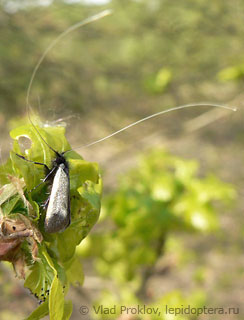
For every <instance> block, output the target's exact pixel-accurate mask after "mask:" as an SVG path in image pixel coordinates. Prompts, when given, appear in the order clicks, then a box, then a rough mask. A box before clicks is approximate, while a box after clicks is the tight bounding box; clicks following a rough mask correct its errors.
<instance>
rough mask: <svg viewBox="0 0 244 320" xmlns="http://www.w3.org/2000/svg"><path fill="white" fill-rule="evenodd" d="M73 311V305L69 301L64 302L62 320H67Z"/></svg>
mask: <svg viewBox="0 0 244 320" xmlns="http://www.w3.org/2000/svg"><path fill="white" fill-rule="evenodd" d="M72 311H73V304H72V301H71V300H68V301H65V302H64V314H63V318H62V320H69V319H70V317H71V314H72Z"/></svg>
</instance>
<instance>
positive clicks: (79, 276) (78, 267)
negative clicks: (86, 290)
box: [64, 257, 84, 285]
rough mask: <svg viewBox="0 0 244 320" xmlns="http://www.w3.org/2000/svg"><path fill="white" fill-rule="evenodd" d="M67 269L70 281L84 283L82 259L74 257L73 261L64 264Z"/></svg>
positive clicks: (74, 283) (78, 283)
mask: <svg viewBox="0 0 244 320" xmlns="http://www.w3.org/2000/svg"><path fill="white" fill-rule="evenodd" d="M64 266H65V269H66V270H67V278H68V281H69V283H71V284H73V285H82V284H83V282H84V273H83V268H82V264H81V262H80V260H79V259H78V258H77V257H73V258H72V259H71V261H69V262H66V263H65V264H64Z"/></svg>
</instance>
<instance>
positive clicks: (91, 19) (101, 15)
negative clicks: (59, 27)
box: [26, 10, 112, 154]
mask: <svg viewBox="0 0 244 320" xmlns="http://www.w3.org/2000/svg"><path fill="white" fill-rule="evenodd" d="M111 13H112V10H104V11H102V12H100V13H98V14H95V15H94V16H91V17H89V18H87V19H84V20H82V21H79V22H77V23H75V24H73V25H72V26H70V27H69V28H68V29H66V30H65V31H64V32H62V33H61V34H60V35H59V36H58V37H57V38H56V39H54V40H53V41H52V42H51V43H50V45H49V46H48V47H47V48H46V50H45V51H44V52H43V54H42V56H41V58H40V59H39V60H38V62H37V64H36V66H35V68H34V70H33V72H32V75H31V78H30V82H29V85H28V89H27V94H26V109H27V115H28V119H29V121H30V123H31V124H32V126H33V128H34V129H35V131H36V132H37V134H38V135H39V136H40V138H41V139H42V141H43V142H44V143H45V144H46V145H47V146H48V147H49V148H50V149H51V150H52V151H53V152H55V153H56V154H57V152H56V151H55V150H54V149H53V148H52V147H51V146H50V145H49V144H48V143H47V142H46V140H45V139H44V138H43V137H42V135H41V134H40V132H39V130H38V129H37V127H36V126H35V125H34V123H33V121H32V119H31V116H30V108H31V105H30V103H29V99H30V92H31V88H32V84H33V81H34V79H35V76H36V73H37V71H38V69H39V67H40V65H41V63H42V62H43V60H44V59H45V57H46V55H47V54H48V52H49V51H50V50H51V49H52V48H53V47H54V46H55V45H56V44H57V43H58V42H59V41H60V40H61V39H62V38H63V37H65V36H66V35H67V34H69V33H70V32H72V31H74V30H76V29H78V28H81V27H83V26H85V25H87V24H89V23H92V22H94V21H97V20H99V19H102V18H104V17H106V16H108V15H110V14H111Z"/></svg>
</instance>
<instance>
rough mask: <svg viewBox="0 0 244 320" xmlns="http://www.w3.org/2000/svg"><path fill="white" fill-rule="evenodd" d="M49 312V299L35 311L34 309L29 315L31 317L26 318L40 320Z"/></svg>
mask: <svg viewBox="0 0 244 320" xmlns="http://www.w3.org/2000/svg"><path fill="white" fill-rule="evenodd" d="M48 313H49V311H48V301H45V302H43V303H42V304H41V305H40V306H39V307H38V308H37V309H36V310H35V311H33V312H32V314H31V315H29V317H28V318H26V319H25V320H39V319H42V318H44V317H45V316H47V315H48ZM67 320H68V318H67Z"/></svg>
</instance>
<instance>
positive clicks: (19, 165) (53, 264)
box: [0, 125, 102, 319]
mask: <svg viewBox="0 0 244 320" xmlns="http://www.w3.org/2000/svg"><path fill="white" fill-rule="evenodd" d="M10 135H11V137H12V139H13V140H14V143H13V150H12V151H11V153H10V158H9V159H8V161H7V163H6V164H4V165H3V166H1V168H0V172H1V175H0V182H1V185H2V187H1V192H0V205H1V217H2V219H3V220H4V219H6V218H7V219H8V220H7V221H8V223H9V224H10V222H9V221H11V219H14V218H16V214H18V215H19V216H23V217H25V221H26V220H27V221H29V229H28V230H31V229H33V230H34V228H35V229H37V230H38V232H40V234H41V235H42V237H43V239H42V240H40V241H39V243H38V254H37V257H35V259H34V256H33V255H32V257H30V254H29V255H28V241H27V240H28V239H27V238H23V237H22V238H21V246H20V247H18V250H19V251H20V250H21V252H23V254H22V257H24V261H23V264H24V265H23V266H22V267H23V268H25V269H26V268H27V269H28V272H27V277H26V279H25V284H24V285H25V287H27V288H29V289H30V291H31V292H32V293H33V294H34V295H35V296H36V297H37V298H38V299H39V300H41V301H42V302H43V303H42V304H41V306H40V307H39V308H38V309H37V310H35V311H34V313H33V314H32V315H31V316H30V317H29V318H28V319H40V318H41V317H42V316H44V315H45V314H48V313H50V319H69V316H70V314H71V312H72V303H71V302H67V303H66V302H65V301H64V296H65V294H66V293H67V290H68V287H69V285H70V284H77V283H80V284H81V283H82V282H83V272H82V266H81V264H80V262H79V261H78V259H77V257H76V255H75V250H76V246H77V245H78V244H80V242H81V241H82V240H83V239H84V238H85V237H86V236H87V234H88V233H89V231H90V230H91V228H92V227H93V225H94V224H95V223H96V221H97V219H98V216H99V212H100V198H101V191H102V185H101V178H100V176H99V172H98V166H97V164H96V163H90V162H87V161H85V160H84V159H83V158H82V157H81V156H80V155H78V154H77V153H76V152H74V151H70V152H68V153H67V155H65V158H66V160H67V162H68V164H69V172H70V202H71V224H70V226H69V227H68V228H67V229H66V230H65V231H63V232H61V233H55V234H48V233H46V232H45V230H44V227H43V225H44V219H45V208H44V206H43V204H44V203H45V201H47V198H48V194H49V193H50V187H51V186H48V184H47V183H42V182H41V181H42V179H43V178H45V171H44V170H43V166H42V165H37V164H34V163H32V162H28V161H25V160H24V159H22V158H20V157H18V156H17V155H16V153H17V154H21V155H23V156H24V157H25V158H26V159H27V160H30V161H36V162H40V163H45V164H46V165H47V166H48V167H49V168H51V167H52V161H53V160H54V157H55V154H54V152H53V151H52V150H51V149H50V148H49V146H48V145H50V146H52V148H54V149H55V150H57V151H58V152H60V153H61V152H64V151H67V150H70V145H69V143H68V142H67V140H66V138H65V128H64V127H61V126H60V127H43V126H36V128H34V127H33V126H32V125H25V126H20V127H17V128H16V129H14V130H12V131H11V132H10ZM23 137H25V138H27V139H28V140H29V142H30V143H31V146H30V147H29V148H28V149H24V150H23V146H22V145H21V143H20V142H21V138H23ZM41 137H42V138H41ZM43 139H44V140H45V141H46V143H45V142H44V140H43ZM47 144H48V145H47ZM13 177H14V178H15V179H16V180H17V181H18V182H16V181H15V180H14V179H13ZM14 181H15V183H14ZM38 185H39V186H38ZM27 224H28V223H27ZM32 225H33V227H31V226H32ZM33 230H32V231H33ZM12 233H13V235H12V237H13V236H15V237H17V235H16V233H15V229H13V231H12ZM31 234H33V232H32V233H31ZM5 240H6V237H5V238H4V237H2V238H1V242H5ZM28 257H29V259H27V258H28ZM12 262H13V264H14V261H12Z"/></svg>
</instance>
